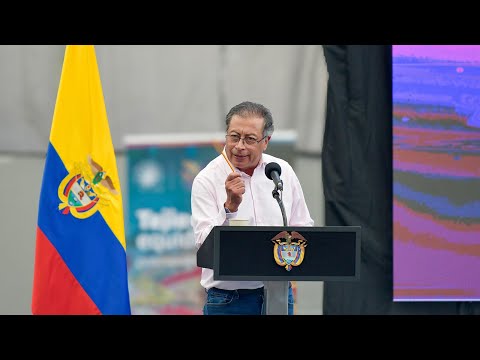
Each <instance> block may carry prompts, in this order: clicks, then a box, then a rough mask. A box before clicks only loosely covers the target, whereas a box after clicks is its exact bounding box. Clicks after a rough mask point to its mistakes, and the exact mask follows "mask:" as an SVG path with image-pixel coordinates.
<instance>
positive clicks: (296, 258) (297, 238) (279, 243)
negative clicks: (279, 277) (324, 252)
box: [272, 231, 307, 271]
mask: <svg viewBox="0 0 480 360" xmlns="http://www.w3.org/2000/svg"><path fill="white" fill-rule="evenodd" d="M272 242H273V243H274V244H275V246H274V247H273V257H274V258H275V262H276V263H277V264H278V265H280V266H284V267H285V269H286V270H287V271H290V270H292V266H298V265H300V264H301V263H302V261H303V258H304V256H305V247H306V246H307V240H306V239H305V238H304V237H303V236H302V235H300V234H299V233H298V232H296V231H292V234H289V233H288V231H282V232H280V233H278V234H277V235H276V236H275V237H274V238H273V239H272Z"/></svg>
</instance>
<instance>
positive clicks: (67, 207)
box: [58, 156, 118, 219]
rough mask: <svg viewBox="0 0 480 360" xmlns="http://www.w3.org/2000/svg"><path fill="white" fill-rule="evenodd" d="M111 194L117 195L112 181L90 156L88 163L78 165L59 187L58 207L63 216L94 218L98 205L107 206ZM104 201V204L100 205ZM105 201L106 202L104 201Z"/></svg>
mask: <svg viewBox="0 0 480 360" xmlns="http://www.w3.org/2000/svg"><path fill="white" fill-rule="evenodd" d="M110 194H112V195H116V194H118V191H117V190H115V188H114V186H113V183H112V180H111V179H110V177H109V176H107V173H106V171H104V170H103V168H102V167H101V166H100V165H99V164H97V163H96V162H95V161H93V159H92V158H91V157H90V156H88V157H87V161H84V162H83V163H77V164H75V166H74V169H73V170H72V171H70V173H69V174H68V175H67V176H66V177H65V178H64V179H63V180H62V182H61V183H60V186H59V187H58V197H59V198H60V201H61V203H60V204H59V205H58V209H59V210H63V211H62V214H65V215H67V214H69V213H70V214H72V215H73V216H74V217H76V218H79V219H85V218H87V217H90V216H92V215H93V214H94V213H95V212H96V211H97V210H98V205H106V201H107V202H108V200H109V196H110ZM100 200H102V203H99V202H100ZM103 200H105V201H103Z"/></svg>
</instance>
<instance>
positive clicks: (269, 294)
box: [264, 184, 289, 315]
mask: <svg viewBox="0 0 480 360" xmlns="http://www.w3.org/2000/svg"><path fill="white" fill-rule="evenodd" d="M280 191H282V190H280ZM272 196H273V197H274V198H275V200H277V202H278V205H279V206H280V210H281V212H282V218H283V226H287V225H288V223H287V215H286V214H285V207H284V206H283V201H282V196H281V194H280V193H279V189H278V186H277V184H275V188H274V189H273V191H272ZM264 285H265V313H266V314H267V315H288V287H289V281H264Z"/></svg>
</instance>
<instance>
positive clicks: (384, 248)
mask: <svg viewBox="0 0 480 360" xmlns="http://www.w3.org/2000/svg"><path fill="white" fill-rule="evenodd" d="M323 49H324V54H325V59H326V62H327V69H328V74H329V80H328V90H327V114H326V124H325V138H324V143H323V151H322V170H323V186H324V193H325V224H326V225H327V226H329V225H339V226H345V225H360V226H361V227H362V234H361V237H362V249H361V269H360V280H359V281H355V282H325V283H324V303H323V312H324V314H325V315H332V314H347V315H349V314H372V315H375V314H468V313H480V312H479V308H478V303H466V302H395V303H394V302H393V300H392V299H393V251H392V250H393V243H392V241H393V240H392V234H393V233H392V97H391V94H392V92H391V90H392V52H391V46H389V45H324V46H323Z"/></svg>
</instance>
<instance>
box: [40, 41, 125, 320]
mask: <svg viewBox="0 0 480 360" xmlns="http://www.w3.org/2000/svg"><path fill="white" fill-rule="evenodd" d="M32 313H33V314H91V315H93V314H98V315H101V314H105V315H106V314H130V299H129V293H128V279H127V263H126V245H125V233H124V223H123V205H122V195H121V188H120V181H119V178H118V172H117V164H116V160H115V153H114V149H113V144H112V139H111V136H110V129H109V126H108V118H107V112H106V109H105V104H104V100H103V92H102V85H101V82H100V75H99V72H98V66H97V59H96V56H95V49H94V47H93V46H92V45H68V46H67V47H66V50H65V58H64V63H63V69H62V75H61V78H60V85H59V89H58V93H57V101H56V104H55V111H54V114H53V122H52V128H51V132H50V142H49V145H48V150H47V156H46V160H45V169H44V173H43V180H42V187H41V193H40V201H39V209H38V224H37V234H36V249H35V266H34V278H33V295H32Z"/></svg>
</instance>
